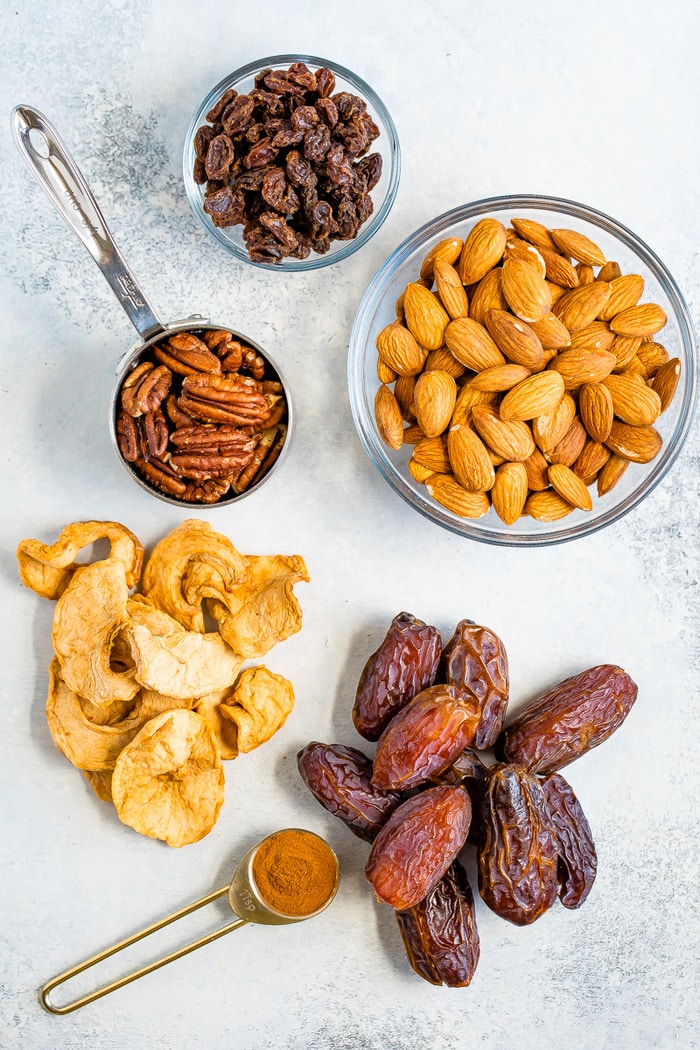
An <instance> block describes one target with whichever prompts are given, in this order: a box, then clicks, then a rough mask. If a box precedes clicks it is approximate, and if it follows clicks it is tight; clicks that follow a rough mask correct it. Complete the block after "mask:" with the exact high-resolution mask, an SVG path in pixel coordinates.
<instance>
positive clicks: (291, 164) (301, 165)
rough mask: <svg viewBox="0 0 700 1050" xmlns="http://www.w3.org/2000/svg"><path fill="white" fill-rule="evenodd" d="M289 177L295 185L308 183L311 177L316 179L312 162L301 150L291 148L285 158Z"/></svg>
mask: <svg viewBox="0 0 700 1050" xmlns="http://www.w3.org/2000/svg"><path fill="white" fill-rule="evenodd" d="M285 167H286V171H287V178H288V179H289V181H290V182H291V184H292V185H293V186H304V185H307V184H308V183H309V182H310V181H311V179H313V181H314V182H315V181H316V176H315V175H314V173H313V168H312V167H311V164H310V163H309V162H308V160H306V158H305V157H303V156H302V155H301V153H300V152H299V150H296V149H291V150H290V151H289V153H288V154H287V156H286V158H285Z"/></svg>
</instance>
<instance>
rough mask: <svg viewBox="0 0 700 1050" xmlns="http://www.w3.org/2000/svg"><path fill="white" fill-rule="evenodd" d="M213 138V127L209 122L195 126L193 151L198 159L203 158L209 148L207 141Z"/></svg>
mask: <svg viewBox="0 0 700 1050" xmlns="http://www.w3.org/2000/svg"><path fill="white" fill-rule="evenodd" d="M213 138H214V129H213V128H212V126H211V125H210V124H203V125H202V127H201V128H197V133H196V134H195V137H194V152H195V154H196V156H197V157H198V158H199V160H204V159H205V158H206V155H207V150H208V149H209V143H210V142H211V140H212V139H213Z"/></svg>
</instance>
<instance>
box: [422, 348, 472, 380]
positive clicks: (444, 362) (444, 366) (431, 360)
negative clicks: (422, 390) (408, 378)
mask: <svg viewBox="0 0 700 1050" xmlns="http://www.w3.org/2000/svg"><path fill="white" fill-rule="evenodd" d="M436 368H438V369H439V370H440V371H441V372H447V374H448V375H450V376H452V378H453V379H459V378H460V376H463V375H464V373H465V372H466V370H467V369H466V366H465V365H463V364H462V362H461V361H458V360H457V358H456V357H455V356H454V354H453V353H452V351H451V350H448V349H447V347H446V346H439V347H438V348H437V350H431V351H430V353H429V354H428V356H427V357H426V359H425V365H424V366H423V371H424V372H432V371H433V369H436Z"/></svg>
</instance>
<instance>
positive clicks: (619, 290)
mask: <svg viewBox="0 0 700 1050" xmlns="http://www.w3.org/2000/svg"><path fill="white" fill-rule="evenodd" d="M643 291H644V278H643V277H641V276H640V275H639V274H638V273H626V274H624V276H622V277H616V278H615V279H614V280H613V281H610V298H609V299H608V301H607V303H606V304H605V306H604V307H603V308H602V310H600V311H599V312H598V316H599V317H600V319H601V321H612V319H613V317H614V316H615V315H616V314H619V313H620V312H621V311H622V310H627V309H629V307H631V306H636V305H637V303H638V302H639V300H640V299H641V297H642V292H643Z"/></svg>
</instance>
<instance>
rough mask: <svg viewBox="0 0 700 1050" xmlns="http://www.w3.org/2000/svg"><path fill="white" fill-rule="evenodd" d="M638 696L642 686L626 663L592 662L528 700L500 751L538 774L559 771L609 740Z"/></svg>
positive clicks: (500, 742)
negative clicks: (622, 665)
mask: <svg viewBox="0 0 700 1050" xmlns="http://www.w3.org/2000/svg"><path fill="white" fill-rule="evenodd" d="M636 698H637V686H636V685H635V683H634V682H633V681H632V679H631V678H630V676H629V675H628V674H627V673H626V672H625V671H623V670H622V668H621V667H615V666H613V665H612V664H600V665H599V666H597V667H591V668H589V669H588V670H587V671H581V672H580V673H579V674H576V675H573V677H571V678H567V679H566V680H565V681H563V682H560V683H559V684H558V685H555V686H554V688H552V689H550V690H548V692H546V693H544V694H543V695H542V696H540V697H539V698H538V699H537V700H533V701H532V702H531V703H529V704H528V705H527V707H526V708H525V709H524V711H522V713H521V714H520V715H519V716H518V717H517V718H516V719H515V721H514V722H511V724H510V725H508V726H506V728H505V729H504V730H503V732H502V733H501V735H500V737H499V738H498V741H497V742H496V754H497V756H498V758H500V759H503V760H505V761H506V762H517V763H519V764H520V765H523V766H527V768H528V769H530V770H532V772H534V773H554V772H556V770H558V769H561V768H562V767H563V766H566V765H568V764H569V762H573V760H574V759H575V758H579V757H580V756H581V755H585V754H586V752H587V751H590V750H591V748H594V747H597V746H598V744H602V743H603V741H604V740H607V739H608V737H609V736H610V735H611V734H612V733H614V732H615V730H616V729H617V728H618V727H619V726H620V725H621V724H622V723H623V722H624V720H625V718H626V717H627V715H628V714H629V712H630V710H631V708H632V705H633V704H634V701H635V700H636Z"/></svg>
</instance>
